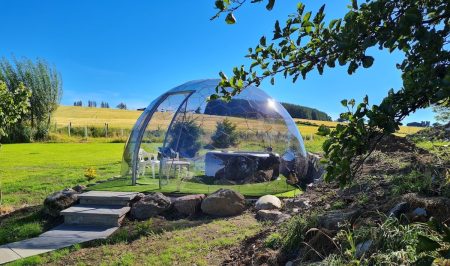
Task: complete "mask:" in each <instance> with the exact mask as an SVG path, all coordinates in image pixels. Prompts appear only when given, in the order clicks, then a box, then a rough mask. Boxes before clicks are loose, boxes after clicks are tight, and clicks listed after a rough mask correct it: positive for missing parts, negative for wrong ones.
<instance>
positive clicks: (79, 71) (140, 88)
mask: <svg viewBox="0 0 450 266" xmlns="http://www.w3.org/2000/svg"><path fill="white" fill-rule="evenodd" d="M324 2H325V3H326V4H327V7H326V9H325V12H326V14H327V20H330V19H333V18H338V17H342V16H343V14H345V12H346V10H347V9H346V5H347V4H348V3H347V2H346V1H332V0H329V1H317V0H309V1H304V3H305V4H306V8H307V9H308V10H313V11H317V9H318V8H319V7H320V5H321V4H322V3H324ZM348 2H349V1H348ZM193 3H194V1H181V0H172V1H161V0H160V1H156V0H154V1H144V0H141V1H138V0H136V1H119V0H104V1H100V0H78V1H60V0H42V1H24V0H16V1H1V2H0V10H1V11H2V23H1V26H0V27H1V35H2V36H1V41H0V55H2V56H6V57H11V56H12V55H14V56H16V57H18V58H20V57H23V56H24V57H28V58H31V59H33V58H36V57H40V58H43V59H46V60H47V61H48V62H50V63H51V64H54V65H55V66H56V67H57V69H58V70H59V71H60V72H61V74H62V77H63V82H64V86H63V87H64V95H63V98H62V104H66V105H71V104H72V103H73V102H74V101H76V100H83V101H84V102H87V100H96V101H98V102H100V101H108V102H109V103H110V105H111V106H113V105H114V106H115V105H117V103H119V102H121V101H123V102H125V103H126V104H127V105H128V106H129V107H131V108H137V107H145V106H147V105H148V103H150V101H151V100H153V99H154V98H155V97H157V96H158V95H160V94H161V93H163V92H164V91H166V90H168V89H171V88H173V87H174V86H176V85H179V84H182V83H184V82H186V81H189V80H194V79H203V78H217V77H218V72H219V71H224V72H225V73H230V72H231V69H232V67H233V66H239V65H242V64H248V62H249V61H248V60H247V59H246V58H245V57H244V55H245V54H246V53H247V49H248V47H254V46H255V45H256V44H257V42H258V40H259V38H260V37H261V36H262V35H266V36H270V37H271V36H272V29H273V25H274V23H275V20H277V19H278V20H280V21H284V20H285V19H286V17H287V15H289V14H290V13H292V12H294V11H295V8H296V3H297V1H277V2H276V5H275V7H274V9H273V10H272V11H271V12H268V11H266V10H265V8H264V5H263V4H254V5H247V6H244V7H243V8H242V9H241V10H239V11H238V12H237V13H236V17H237V24H235V25H227V24H226V23H225V22H224V21H223V18H220V19H219V20H215V21H210V20H209V19H210V17H211V16H213V15H214V14H215V10H214V8H213V6H214V1H213V0H210V1H204V0H203V1H195V3H196V4H193ZM371 55H373V56H374V57H375V63H374V66H373V67H372V68H370V69H361V70H358V71H357V73H356V74H353V75H351V76H349V75H348V74H347V72H346V68H345V67H344V68H335V69H326V70H325V72H324V74H323V75H322V76H320V75H319V74H318V73H317V72H314V73H313V74H311V75H309V77H308V78H307V80H299V81H297V83H295V84H293V83H292V82H291V80H290V79H288V80H284V78H283V77H281V76H280V77H279V78H278V79H277V81H276V83H275V86H272V85H270V84H269V83H268V82H266V83H263V84H262V86H261V88H262V89H264V90H266V91H267V92H268V93H269V94H270V95H271V96H273V97H274V98H276V99H277V100H279V101H285V102H291V103H297V104H301V105H306V106H310V107H315V108H318V109H320V110H323V111H326V112H328V113H329V114H330V115H331V116H332V117H333V118H337V116H338V114H339V113H340V112H341V111H343V108H342V107H341V105H340V103H339V102H340V100H341V99H344V98H355V99H356V100H361V99H362V97H364V95H366V94H368V95H369V100H370V102H372V103H379V102H380V100H381V99H382V98H383V97H384V96H385V95H386V93H387V91H388V90H389V89H390V88H394V89H397V88H400V86H401V79H400V73H399V71H398V70H397V69H396V68H395V63H397V62H399V61H400V60H401V58H402V57H401V54H389V53H387V52H384V51H378V50H373V51H372V53H371ZM421 120H432V121H433V120H434V119H433V113H432V112H431V111H430V110H421V111H419V112H417V113H415V114H413V115H412V116H410V117H408V118H407V119H406V120H405V121H406V122H408V121H421Z"/></svg>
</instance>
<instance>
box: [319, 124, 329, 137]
mask: <svg viewBox="0 0 450 266" xmlns="http://www.w3.org/2000/svg"><path fill="white" fill-rule="evenodd" d="M330 133H331V129H330V128H329V127H327V126H325V125H320V126H319V128H318V129H317V133H316V134H317V135H320V136H327V135H328V134H330Z"/></svg>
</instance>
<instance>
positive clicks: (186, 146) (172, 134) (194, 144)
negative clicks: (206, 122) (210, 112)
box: [168, 119, 203, 158]
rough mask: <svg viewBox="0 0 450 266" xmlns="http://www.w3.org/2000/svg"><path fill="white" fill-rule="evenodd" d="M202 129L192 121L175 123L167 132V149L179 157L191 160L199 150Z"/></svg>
mask: <svg viewBox="0 0 450 266" xmlns="http://www.w3.org/2000/svg"><path fill="white" fill-rule="evenodd" d="M202 134H203V131H202V129H201V128H200V126H199V125H197V124H196V123H195V120H194V119H187V120H185V121H177V122H175V123H174V124H173V126H172V128H171V129H170V131H169V136H168V137H169V139H168V148H170V149H172V150H174V151H176V152H179V154H180V156H181V157H187V158H192V157H194V156H195V154H196V153H197V152H198V151H199V150H200V148H201V146H202V145H201V143H200V137H201V135H202Z"/></svg>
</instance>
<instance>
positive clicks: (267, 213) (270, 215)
mask: <svg viewBox="0 0 450 266" xmlns="http://www.w3.org/2000/svg"><path fill="white" fill-rule="evenodd" d="M289 218H291V216H290V215H288V214H284V213H282V212H280V211H278V210H259V211H258V212H257V213H256V219H258V220H259V221H269V222H274V223H281V222H284V221H286V220H287V219H289Z"/></svg>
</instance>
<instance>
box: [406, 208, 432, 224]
mask: <svg viewBox="0 0 450 266" xmlns="http://www.w3.org/2000/svg"><path fill="white" fill-rule="evenodd" d="M427 217H428V214H427V211H426V210H425V209H424V208H416V209H414V210H413V211H412V212H411V214H410V219H411V221H413V222H426V221H427V220H428V219H427Z"/></svg>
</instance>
